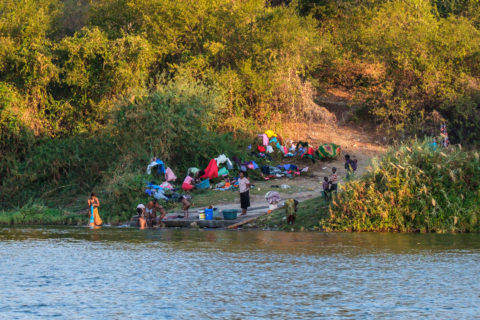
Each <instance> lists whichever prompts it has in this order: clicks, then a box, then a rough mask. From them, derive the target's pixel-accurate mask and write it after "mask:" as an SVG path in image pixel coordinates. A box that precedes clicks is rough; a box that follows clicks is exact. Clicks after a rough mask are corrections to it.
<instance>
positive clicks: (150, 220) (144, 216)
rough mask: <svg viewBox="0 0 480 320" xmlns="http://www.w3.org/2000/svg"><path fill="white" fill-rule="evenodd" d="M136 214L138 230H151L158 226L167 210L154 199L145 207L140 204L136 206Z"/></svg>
mask: <svg viewBox="0 0 480 320" xmlns="http://www.w3.org/2000/svg"><path fill="white" fill-rule="evenodd" d="M137 214H138V222H139V224H140V229H145V228H153V227H155V226H160V224H161V222H162V220H163V219H164V218H165V216H166V215H167V210H165V208H164V207H162V206H161V205H160V204H159V203H158V202H157V200H156V199H155V200H153V201H150V202H148V203H147V205H146V206H145V205H144V204H142V203H141V204H139V205H138V206H137Z"/></svg>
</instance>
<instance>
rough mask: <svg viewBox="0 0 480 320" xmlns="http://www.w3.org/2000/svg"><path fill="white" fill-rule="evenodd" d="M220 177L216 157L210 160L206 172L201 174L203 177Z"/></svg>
mask: <svg viewBox="0 0 480 320" xmlns="http://www.w3.org/2000/svg"><path fill="white" fill-rule="evenodd" d="M217 177H218V166H217V161H216V160H215V159H212V160H210V163H209V164H208V166H207V168H206V169H205V174H204V175H203V176H201V177H200V178H202V179H206V178H208V179H215V178H217Z"/></svg>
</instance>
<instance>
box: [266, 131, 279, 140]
mask: <svg viewBox="0 0 480 320" xmlns="http://www.w3.org/2000/svg"><path fill="white" fill-rule="evenodd" d="M265 134H266V135H267V137H268V139H272V137H275V138H276V137H277V134H276V133H275V131H273V130H267V131H265Z"/></svg>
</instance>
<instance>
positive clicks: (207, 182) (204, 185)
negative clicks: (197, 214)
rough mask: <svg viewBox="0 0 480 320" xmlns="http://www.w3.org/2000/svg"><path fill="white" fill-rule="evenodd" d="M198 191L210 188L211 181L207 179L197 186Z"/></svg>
mask: <svg viewBox="0 0 480 320" xmlns="http://www.w3.org/2000/svg"><path fill="white" fill-rule="evenodd" d="M196 187H197V189H198V190H203V189H208V188H210V179H205V180H203V181H202V182H200V183H198V184H197V185H196Z"/></svg>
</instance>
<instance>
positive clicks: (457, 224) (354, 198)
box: [326, 141, 480, 232]
mask: <svg viewBox="0 0 480 320" xmlns="http://www.w3.org/2000/svg"><path fill="white" fill-rule="evenodd" d="M479 181H480V156H479V154H478V152H469V151H463V150H462V149H461V148H460V147H459V146H458V147H457V146H456V147H452V148H451V149H449V150H446V149H443V148H442V149H439V150H435V149H434V148H432V145H431V144H430V142H429V141H425V142H423V143H420V142H414V143H413V144H411V145H403V146H401V147H399V148H392V149H391V150H390V151H389V152H388V153H387V154H386V155H385V156H384V157H382V158H381V159H380V160H378V161H376V162H375V163H374V164H373V166H372V168H371V169H370V170H369V171H368V173H367V174H366V175H364V176H363V177H360V178H359V179H357V180H353V181H350V182H348V183H347V184H345V185H344V186H343V187H342V190H341V191H342V192H340V193H339V195H338V197H337V198H336V199H334V202H333V204H332V205H331V207H330V218H329V219H327V221H326V226H327V228H328V229H330V230H354V231H423V232H445V231H447V232H457V231H458V232H473V231H475V232H477V231H479V229H480V228H479V221H478V219H479V214H480V183H479Z"/></svg>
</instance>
